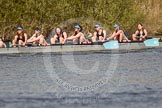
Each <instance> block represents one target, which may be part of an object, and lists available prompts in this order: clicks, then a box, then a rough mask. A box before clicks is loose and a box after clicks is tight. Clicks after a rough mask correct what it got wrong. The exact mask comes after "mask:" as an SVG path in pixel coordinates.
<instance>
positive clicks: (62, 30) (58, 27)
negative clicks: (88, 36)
mask: <svg viewBox="0 0 162 108" xmlns="http://www.w3.org/2000/svg"><path fill="white" fill-rule="evenodd" d="M57 28H59V29H60V31H61V33H63V30H62V28H61V27H56V29H57ZM56 29H55V33H56V34H57V31H56ZM57 35H58V34H57Z"/></svg>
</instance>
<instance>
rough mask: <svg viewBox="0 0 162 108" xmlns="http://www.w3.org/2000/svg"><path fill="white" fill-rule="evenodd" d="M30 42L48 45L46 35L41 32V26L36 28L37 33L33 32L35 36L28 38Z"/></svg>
mask: <svg viewBox="0 0 162 108" xmlns="http://www.w3.org/2000/svg"><path fill="white" fill-rule="evenodd" d="M27 42H28V43H32V44H37V45H38V44H39V45H42V46H47V45H48V44H47V42H46V40H45V38H44V36H43V35H42V33H41V28H39V27H36V28H35V33H34V34H33V36H32V37H31V38H30V39H28V40H27Z"/></svg>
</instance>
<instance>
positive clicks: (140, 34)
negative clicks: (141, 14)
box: [132, 24, 147, 41]
mask: <svg viewBox="0 0 162 108" xmlns="http://www.w3.org/2000/svg"><path fill="white" fill-rule="evenodd" d="M146 36H147V30H146V29H144V27H143V25H142V24H138V26H137V31H136V32H135V34H133V35H132V38H133V40H134V41H144V40H146Z"/></svg>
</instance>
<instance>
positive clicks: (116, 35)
mask: <svg viewBox="0 0 162 108" xmlns="http://www.w3.org/2000/svg"><path fill="white" fill-rule="evenodd" d="M114 28H115V31H114V32H113V33H112V35H111V36H110V37H109V38H107V40H111V39H114V40H118V41H119V42H130V40H128V38H127V37H126V36H125V34H124V31H123V30H121V29H120V26H119V25H118V24H115V25H114Z"/></svg>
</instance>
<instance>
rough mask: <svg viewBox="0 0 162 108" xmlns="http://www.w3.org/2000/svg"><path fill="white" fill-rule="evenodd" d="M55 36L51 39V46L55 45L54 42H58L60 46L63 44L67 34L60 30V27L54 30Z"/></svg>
mask: <svg viewBox="0 0 162 108" xmlns="http://www.w3.org/2000/svg"><path fill="white" fill-rule="evenodd" d="M55 33H56V34H55V35H54V37H53V38H51V44H56V42H59V43H60V44H65V42H66V39H67V33H66V32H64V31H63V30H62V28H61V27H57V28H56V29H55Z"/></svg>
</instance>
